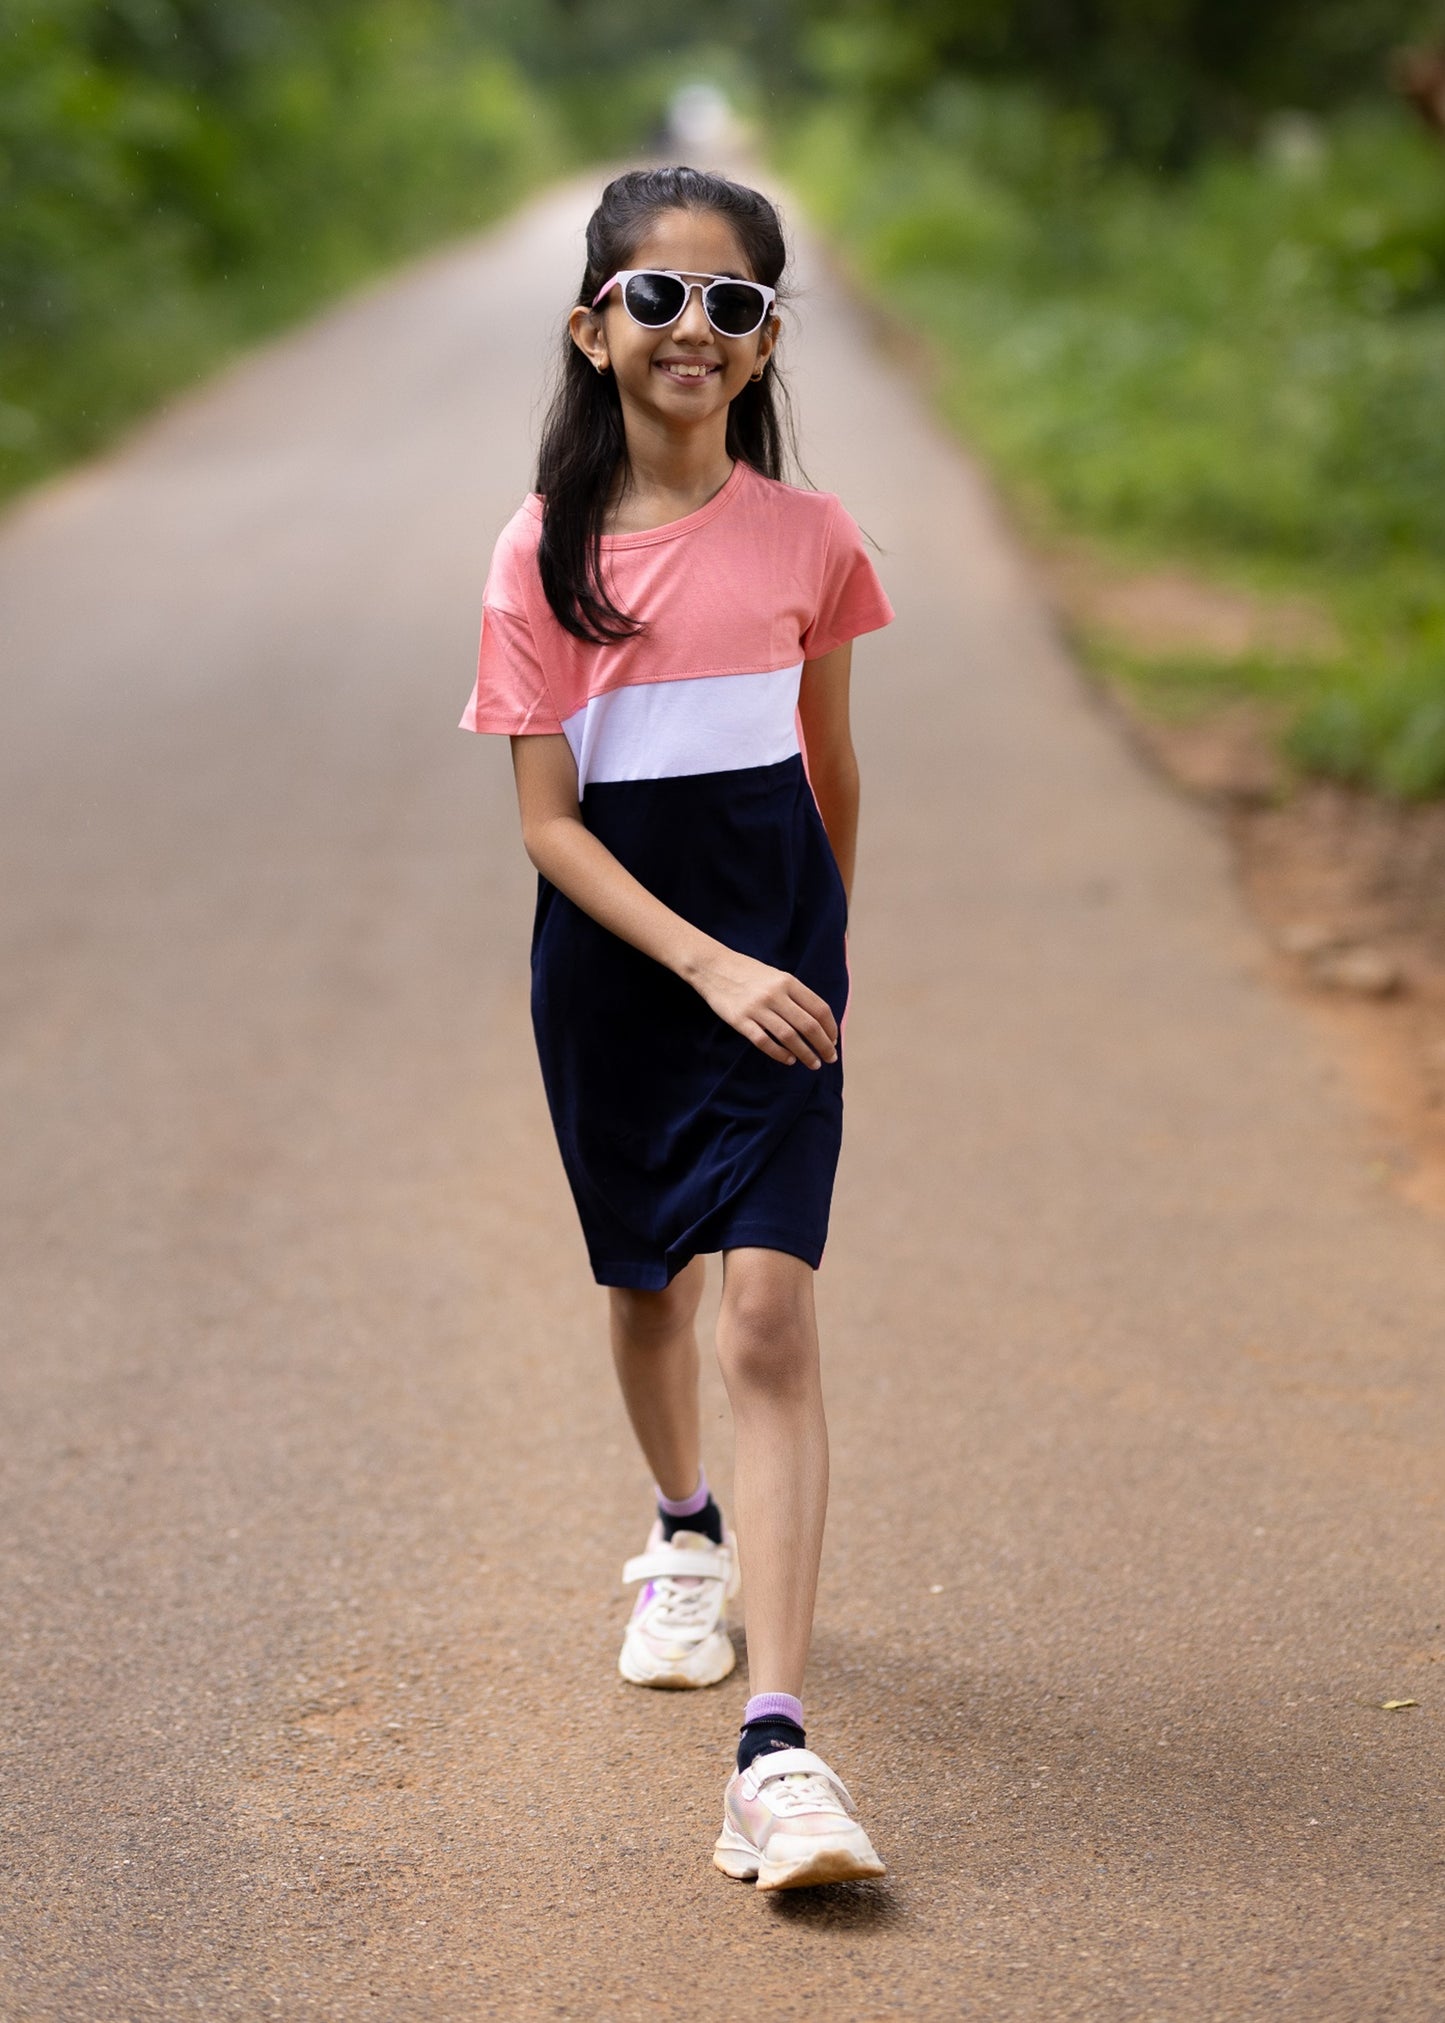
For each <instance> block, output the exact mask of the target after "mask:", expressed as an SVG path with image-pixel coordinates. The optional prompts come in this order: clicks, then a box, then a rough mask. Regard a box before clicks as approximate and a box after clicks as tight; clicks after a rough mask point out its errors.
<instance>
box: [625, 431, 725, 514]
mask: <svg viewBox="0 0 1445 2023" xmlns="http://www.w3.org/2000/svg"><path fill="white" fill-rule="evenodd" d="M623 424H624V427H625V428H626V431H627V460H628V464H629V466H630V471H629V474H628V476H627V481H626V482H627V492H626V499H627V504H626V509H625V510H626V516H627V518H628V519H629V520H631V519H632V518H633V517H635V516H638V515H641V516H644V517H646V518H647V519H649V520H651V519H652V518H653V516H654V515H655V516H656V521H657V522H658V523H661V522H662V521H665V520H670V519H680V518H682V517H683V515H684V514H687V513H690V512H695V511H696V510H697V508H698V507H699V506H705V505H706V504H707V502H708V500H709V499H710V498H712V496H713V494H714V493H715V492H718V491H720V490H721V489H722V487H723V486H724V485H725V484H726V483H727V480H728V478H729V476H730V474H731V472H732V466H733V460H732V458H731V457H730V456H729V455H728V451H727V414H726V411H724V412H723V413H722V414H719V415H715V416H711V417H710V418H709V420H708V422H707V423H706V424H705V425H704V426H702V427H692V428H683V429H670V428H669V427H668V426H667V425H666V423H665V422H661V421H659V420H658V419H657V418H656V417H655V416H652V415H638V414H629V413H627V411H626V409H625V408H624V411H623ZM622 485H623V474H622V472H621V471H620V470H619V473H618V476H617V479H616V480H615V481H614V486H613V497H612V503H613V505H614V506H616V505H617V504H618V503H619V502H620V500H621V497H622Z"/></svg>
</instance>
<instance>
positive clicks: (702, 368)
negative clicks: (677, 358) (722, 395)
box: [663, 362, 712, 379]
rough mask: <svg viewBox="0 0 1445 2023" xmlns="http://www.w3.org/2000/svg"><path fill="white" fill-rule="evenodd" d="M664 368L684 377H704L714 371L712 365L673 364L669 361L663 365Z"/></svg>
mask: <svg viewBox="0 0 1445 2023" xmlns="http://www.w3.org/2000/svg"><path fill="white" fill-rule="evenodd" d="M663 370H664V371H665V372H671V373H674V374H676V375H678V376H679V377H681V378H684V379H703V378H705V377H706V375H707V374H708V373H709V372H711V371H712V367H711V366H710V365H673V364H672V363H670V362H669V363H668V364H667V365H666V366H664V367H663Z"/></svg>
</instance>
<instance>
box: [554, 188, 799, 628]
mask: <svg viewBox="0 0 1445 2023" xmlns="http://www.w3.org/2000/svg"><path fill="white" fill-rule="evenodd" d="M664 211H716V212H717V213H718V214H719V216H721V217H724V218H726V219H727V221H728V223H729V224H730V225H731V226H732V228H733V230H734V232H735V233H736V234H737V238H738V243H739V244H740V246H741V247H742V249H743V251H744V253H745V254H746V255H747V259H748V265H749V266H750V267H751V269H752V278H753V279H754V280H755V281H761V282H763V283H764V284H765V285H766V286H767V287H769V288H777V287H778V286H779V284H780V282H781V280H782V275H783V268H784V266H785V265H786V263H787V248H786V246H785V245H784V243H783V226H782V220H781V219H780V218H779V216H778V213H777V211H776V209H775V208H774V206H773V205H772V204H770V203H769V202H768V200H767V198H766V197H764V196H762V195H760V194H759V192H758V191H757V190H751V189H749V188H748V187H747V186H746V185H745V184H743V183H734V182H729V181H728V179H727V177H726V176H719V175H713V174H711V173H709V172H708V171H707V170H704V169H690V168H684V167H677V168H655V169H628V170H627V171H626V173H625V174H623V175H620V176H617V177H615V178H614V179H613V181H612V182H610V183H609V184H608V185H607V187H606V189H605V190H604V191H603V192H602V201H601V203H600V204H598V206H597V209H596V210H595V211H594V212H593V213H592V216H591V218H590V219H589V220H588V223H587V265H586V267H585V268H584V269H583V271H582V283H581V286H580V287H579V289H578V291H577V301H578V303H579V305H581V306H582V307H584V308H585V307H587V306H588V305H590V303H591V301H592V298H593V296H594V295H595V294H596V293H597V290H598V289H599V288H600V287H601V286H602V284H603V282H604V281H606V280H608V279H609V278H610V277H611V276H612V275H613V274H615V273H616V272H617V270H618V268H619V267H625V266H627V264H628V262H629V261H630V260H631V258H632V254H633V249H634V248H635V247H636V246H637V245H639V244H640V242H641V241H642V239H643V238H644V237H645V236H646V234H647V230H648V228H649V226H650V225H651V224H652V222H653V220H654V219H655V218H657V217H659V216H660V215H661V214H662V213H663V212H664ZM776 356H777V354H776V352H774V353H773V354H772V356H771V357H769V359H768V362H767V365H766V367H765V368H764V371H763V376H762V378H761V379H758V380H750V381H749V382H748V383H747V385H746V386H744V387H743V388H742V390H741V391H740V392H739V393H738V394H737V395H736V396H735V398H734V399H733V401H732V404H731V405H730V406H729V408H728V420H727V450H728V455H729V456H730V457H733V458H734V459H736V460H738V461H740V462H742V463H745V464H751V465H752V467H753V469H754V470H757V471H761V472H762V474H763V476H764V477H768V478H781V477H782V476H783V473H784V468H785V465H786V464H787V462H788V459H789V457H790V456H791V458H792V460H793V461H794V462H796V457H797V450H796V444H795V441H794V435H793V427H792V417H791V413H790V411H789V408H788V399H787V391H786V389H785V388H784V386H783V384H782V382H781V381H780V380H779V378H778V374H777V367H776V364H775V359H776ZM626 461H627V437H626V434H625V432H624V429H623V425H622V402H621V399H620V398H619V396H618V392H617V383H616V381H615V380H614V378H613V376H612V374H611V373H610V372H608V373H602V372H598V371H597V370H596V368H595V367H594V366H592V365H590V364H589V363H588V361H587V359H586V357H585V356H584V355H583V353H582V352H581V351H579V350H578V348H577V346H576V345H575V344H574V343H573V341H572V337H571V334H570V332H567V331H564V332H563V335H562V356H561V359H560V361H559V377H558V381H557V387H556V391H555V393H554V394H553V397H552V404H551V407H550V408H549V409H548V412H547V419H546V422H545V423H544V424H543V428H542V443H541V448H540V450H539V451H538V455H537V486H536V488H537V490H538V491H539V492H540V493H541V495H542V538H541V543H540V545H539V547H538V550H537V564H538V568H539V569H540V571H541V576H542V587H543V589H544V590H545V591H546V593H547V602H548V603H549V604H550V605H551V607H552V609H553V611H554V612H555V613H556V614H557V619H558V622H559V623H560V624H561V625H563V626H565V627H566V629H567V631H568V632H570V633H573V634H574V635H575V636H576V637H577V638H578V639H585V640H587V641H589V642H590V643H591V644H593V645H605V644H607V643H608V642H609V641H612V640H617V639H627V638H630V637H631V636H632V635H633V634H634V633H637V632H640V631H641V630H642V629H643V627H642V623H641V621H640V620H639V619H637V618H634V617H633V616H632V615H631V614H630V613H628V612H625V611H622V610H620V609H619V608H618V606H617V605H616V604H615V603H614V602H613V601H612V596H611V594H610V592H609V590H608V587H607V585H606V583H605V582H604V580H603V575H602V521H603V516H604V514H605V512H606V508H607V497H608V492H609V489H610V487H611V484H612V478H613V474H614V473H615V471H616V469H617V466H618V464H619V463H623V464H625V463H626Z"/></svg>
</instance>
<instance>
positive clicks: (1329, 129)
mask: <svg viewBox="0 0 1445 2023" xmlns="http://www.w3.org/2000/svg"><path fill="white" fill-rule="evenodd" d="M778 150H779V158H780V164H781V166H783V167H784V168H785V170H786V171H787V172H788V173H789V174H790V175H791V176H792V177H793V179H794V180H795V182H796V183H797V184H798V185H799V187H800V189H801V191H802V193H803V194H804V196H805V199H806V201H807V202H808V204H809V206H810V208H811V209H812V211H813V213H814V215H815V216H817V217H818V219H819V220H820V221H821V222H822V223H823V224H825V225H826V226H827V227H828V228H829V229H830V230H831V231H832V233H833V234H834V236H835V238H836V239H837V240H838V241H839V242H840V243H841V244H842V245H843V246H844V247H845V248H846V250H847V254H848V257H849V258H850V259H851V260H852V261H853V262H854V263H855V265H856V266H857V268H858V269H859V271H860V273H861V274H862V276H863V277H864V279H865V280H866V282H867V283H868V284H869V285H870V286H871V287H873V289H874V290H875V291H876V292H877V293H879V294H880V295H881V296H882V297H883V299H884V300H885V301H886V302H887V303H888V305H889V306H890V307H891V308H892V309H893V310H894V311H895V312H896V313H897V314H898V315H900V316H901V317H903V318H904V319H906V320H907V321H908V322H909V323H911V324H913V325H916V326H917V327H919V328H920V329H922V330H923V331H924V332H926V333H927V334H928V336H929V337H930V339H931V340H932V344H933V347H934V350H935V354H936V356H937V358H938V360H939V362H940V367H941V371H942V387H941V396H942V399H943V401H944V404H945V406H946V407H947V409H948V410H949V411H950V412H951V414H952V415H953V416H954V417H955V418H956V420H957V421H958V423H959V425H960V427H961V429H962V430H963V431H964V433H965V434H966V435H967V436H968V437H969V438H970V439H971V440H973V441H975V442H976V443H978V445H979V446H980V447H981V448H982V449H983V450H984V451H985V453H986V454H987V455H988V456H989V457H990V459H991V460H992V461H993V463H994V464H995V466H996V467H997V468H998V469H999V470H1000V472H1001V473H1003V474H1004V475H1005V477H1006V478H1007V479H1008V480H1009V481H1010V482H1011V484H1012V488H1013V491H1014V496H1015V498H1016V499H1017V500H1018V501H1019V503H1020V506H1021V509H1022V510H1024V511H1025V512H1026V513H1029V514H1032V515H1033V516H1034V518H1035V520H1036V521H1037V522H1038V523H1039V524H1040V525H1041V526H1047V527H1051V528H1054V529H1062V528H1068V529H1077V530H1080V531H1082V532H1086V533H1089V534H1092V535H1094V536H1096V537H1098V538H1101V539H1104V540H1106V541H1108V542H1111V543H1113V544H1114V545H1115V546H1116V547H1117V548H1118V549H1119V550H1120V551H1121V552H1123V553H1126V554H1128V555H1129V556H1132V557H1135V558H1140V559H1149V560H1154V559H1158V558H1160V557H1164V556H1168V557H1170V558H1171V559H1175V558H1179V557H1181V556H1185V557H1192V558H1194V560H1195V561H1196V563H1197V564H1198V565H1199V566H1200V567H1202V568H1205V569H1210V570H1213V571H1215V572H1217V573H1221V574H1223V575H1224V576H1226V577H1232V578H1234V579H1236V580H1240V581H1242V582H1245V583H1247V584H1248V585H1250V586H1251V587H1253V588H1256V589H1288V590H1291V591H1296V592H1297V591H1300V590H1304V591H1306V592H1308V593H1309V594H1311V595H1313V596H1315V597H1317V598H1319V599H1320V600H1322V601H1324V602H1326V603H1328V604H1329V606H1330V607H1331V609H1332V611H1333V614H1334V616H1335V618H1336V620H1337V623H1338V627H1339V629H1340V631H1341V633H1342V635H1343V636H1344V638H1345V639H1346V641H1347V654H1346V657H1345V658H1344V659H1342V660H1340V661H1339V662H1329V661H1322V660H1321V658H1320V657H1319V656H1318V655H1314V656H1310V657H1301V658H1299V659H1298V661H1297V662H1294V663H1289V662H1285V663H1281V664H1280V665H1278V666H1276V667H1274V668H1273V669H1272V670H1271V671H1270V675H1269V685H1270V687H1271V689H1272V691H1273V692H1274V693H1276V694H1283V695H1286V696H1289V697H1291V698H1292V699H1293V702H1294V705H1295V714H1294V726H1293V728H1292V730H1291V731H1290V733H1289V744H1290V749H1291V750H1292V751H1293V752H1294V754H1295V755H1296V757H1297V758H1298V759H1299V760H1300V761H1301V762H1302V763H1305V764H1307V765H1309V766H1311V767H1315V768H1319V769H1322V770H1327V771H1331V772H1335V773H1338V774H1340V775H1342V776H1346V777H1349V778H1353V779H1359V780H1366V781H1370V782H1371V783H1373V784H1376V785H1379V786H1382V787H1385V788H1387V789H1388V790H1389V791H1391V792H1398V793H1436V792H1440V791H1445V728H1442V717H1445V710H1442V702H1445V579H1442V576H1441V573H1440V570H1439V557H1440V555H1441V553H1442V552H1445V427H1442V426H1441V422H1440V417H1441V414H1442V413H1445V151H1442V149H1441V147H1440V146H1439V144H1438V142H1437V141H1434V140H1432V139H1431V137H1430V136H1429V135H1428V134H1427V133H1426V132H1425V131H1424V129H1423V127H1418V128H1417V127H1416V126H1415V125H1414V124H1412V123H1411V122H1409V121H1408V120H1407V118H1406V116H1405V115H1404V113H1403V112H1402V111H1401V110H1399V109H1398V108H1395V107H1392V106H1390V105H1389V104H1388V103H1387V102H1386V103H1379V104H1377V105H1375V106H1374V107H1369V106H1361V107H1356V108H1352V109H1349V110H1346V111H1343V112H1339V113H1336V114H1335V115H1333V116H1331V117H1330V118H1329V119H1328V120H1324V119H1316V118H1309V117H1306V116H1304V115H1302V114H1299V113H1297V112H1293V113H1290V114H1288V115H1284V116H1277V117H1275V118H1274V119H1272V120H1268V121H1262V122H1261V123H1260V128H1259V133H1258V136H1257V138H1256V139H1255V141H1254V142H1253V143H1252V144H1251V145H1250V146H1248V147H1223V146H1215V147H1213V148H1210V149H1208V150H1206V151H1205V152H1204V153H1202V154H1201V155H1200V156H1199V158H1198V159H1197V160H1196V161H1195V163H1194V164H1193V166H1192V167H1191V168H1190V169H1189V170H1188V171H1187V173H1178V174H1173V175H1170V176H1168V177H1164V176H1160V175H1157V174H1155V175H1151V174H1149V173H1147V172H1146V171H1144V170H1143V169H1141V168H1140V167H1139V166H1138V165H1137V164H1134V163H1132V162H1129V161H1127V160H1123V159H1121V158H1120V157H1119V155H1118V154H1117V152H1116V151H1115V150H1114V149H1113V147H1112V146H1111V141H1110V136H1109V133H1108V130H1107V124H1106V122H1105V121H1104V120H1103V119H1102V118H1101V117H1100V115H1099V114H1098V113H1097V111H1095V110H1091V109H1090V108H1089V107H1088V106H1086V105H1076V106H1060V105H1058V104H1057V103H1053V104H1051V103H1050V102H1049V101H1048V100H1046V99H1045V98H1044V97H1043V95H1042V94H1040V93H1038V92H1036V91H1034V90H1032V89H1030V88H1028V87H1023V86H1017V85H1013V86H1008V85H1002V84H994V85H979V84H977V83H969V82H965V81H963V80H961V79H958V78H952V79H945V80H942V81H940V82H939V83H937V84H936V85H935V86H934V87H933V89H932V90H931V91H929V92H928V93H927V94H925V95H923V96H922V97H921V98H920V99H919V101H918V103H917V105H916V106H915V108H914V109H913V110H912V111H911V112H910V113H909V114H908V115H907V116H906V117H903V118H898V119H894V120H891V121H888V122H884V123H882V124H880V122H879V119H878V116H877V112H876V108H875V107H874V106H872V105H871V104H869V103H866V102H864V101H862V100H859V99H849V98H838V97H834V98H832V99H826V100H824V101H823V102H821V103H820V104H816V105H815V106H814V108H813V110H812V111H811V112H810V113H809V114H808V115H807V117H805V118H803V119H800V120H799V121H798V122H796V123H794V124H792V125H791V126H790V127H788V128H785V129H783V130H782V131H781V132H780V135H779V140H778ZM1129 672H1130V678H1132V679H1136V680H1145V681H1147V678H1148V669H1147V667H1143V666H1141V665H1139V664H1137V663H1136V664H1135V665H1133V666H1132V667H1131V669H1130V670H1129ZM1222 672H1223V675H1224V676H1225V677H1226V678H1225V686H1226V687H1227V686H1228V680H1227V675H1228V670H1227V669H1225V670H1223V671H1222ZM1237 675H1238V685H1239V687H1240V688H1241V689H1243V690H1250V691H1252V690H1254V689H1256V688H1257V687H1258V685H1259V681H1260V670H1259V668H1258V666H1257V665H1253V664H1251V665H1250V666H1245V665H1244V664H1243V663H1241V665H1240V667H1239V669H1238V670H1237ZM1161 678H1162V677H1161Z"/></svg>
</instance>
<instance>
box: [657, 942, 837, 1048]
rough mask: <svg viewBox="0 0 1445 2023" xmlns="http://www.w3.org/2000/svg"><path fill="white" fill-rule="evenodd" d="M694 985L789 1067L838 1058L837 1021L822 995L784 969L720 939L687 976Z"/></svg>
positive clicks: (719, 1012)
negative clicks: (743, 951)
mask: <svg viewBox="0 0 1445 2023" xmlns="http://www.w3.org/2000/svg"><path fill="white" fill-rule="evenodd" d="M689 980H690V982H691V983H692V986H693V989H694V990H696V991H697V993H698V995H699V996H700V997H702V998H704V999H705V1000H706V1001H707V1003H708V1004H710V1005H711V1006H712V1008H713V1010H714V1011H715V1012H716V1013H717V1015H718V1017H719V1018H720V1019H725V1020H726V1021H727V1023H728V1024H729V1025H730V1026H731V1027H732V1028H733V1029H734V1031H736V1032H740V1033H742V1034H743V1036H744V1038H746V1039H750V1040H751V1041H752V1043H753V1045H754V1046H755V1047H757V1048H758V1049H759V1051H760V1052H762V1053H765V1054H768V1055H770V1056H771V1057H772V1059H773V1060H775V1061H784V1062H786V1063H787V1065H788V1066H789V1067H792V1065H793V1063H794V1062H795V1061H801V1062H802V1063H803V1065H804V1066H805V1067H808V1068H821V1067H822V1065H823V1062H824V1061H836V1060H837V1058H838V1021H837V1020H836V1019H835V1018H834V1016H833V1013H832V1011H831V1009H830V1008H829V1005H828V1001H827V999H826V998H821V997H819V995H818V993H817V992H816V991H815V990H809V988H808V986H807V985H806V984H805V983H800V982H799V981H798V979H797V977H795V976H792V975H790V974H789V973H788V971H787V970H785V969H774V968H773V967H772V965H771V964H770V963H766V962H758V961H756V960H755V959H754V958H753V957H752V956H751V955H742V954H740V953H739V951H738V950H737V949H735V948H724V947H722V946H721V945H719V947H718V949H717V952H716V954H714V955H709V956H708V957H707V958H706V959H705V960H704V962H703V963H702V964H701V965H700V967H699V969H698V971H697V974H696V975H694V976H693V977H691V978H690V979H689Z"/></svg>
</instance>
